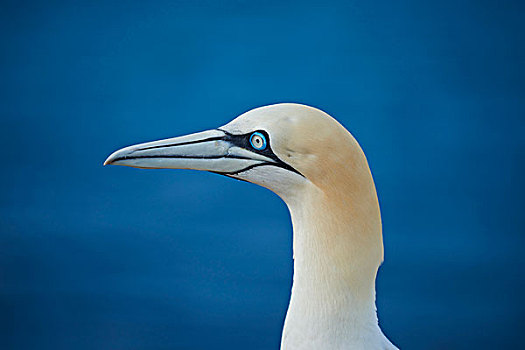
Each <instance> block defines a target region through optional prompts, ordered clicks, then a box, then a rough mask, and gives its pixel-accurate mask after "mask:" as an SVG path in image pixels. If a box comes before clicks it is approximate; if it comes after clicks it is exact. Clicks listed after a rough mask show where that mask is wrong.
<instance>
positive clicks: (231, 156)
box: [104, 103, 368, 201]
mask: <svg viewBox="0 0 525 350" xmlns="http://www.w3.org/2000/svg"><path fill="white" fill-rule="evenodd" d="M364 159H365V158H364V155H363V153H362V151H361V149H360V147H359V146H358V144H357V142H356V141H355V139H354V138H353V137H352V136H351V134H350V133H349V132H348V131H347V130H346V129H345V128H343V127H342V126H341V125H340V124H339V123H338V122H337V121H336V120H335V119H333V118H332V117H330V116H329V115H328V114H326V113H324V112H322V111H320V110H319V109H316V108H313V107H309V106H305V105H300V104H292V103H282V104H276V105H270V106H265V107H260V108H255V109H253V110H250V111H248V112H246V113H244V114H242V115H240V116H239V117H237V118H236V119H234V120H232V121H231V122H229V123H228V124H226V125H224V126H222V127H219V128H217V129H212V130H208V131H203V132H199V133H195V134H191V135H186V136H180V137H174V138H169V139H164V140H159V141H153V142H147V143H141V144H137V145H133V146H129V147H126V148H123V149H120V150H118V151H116V152H114V153H113V154H111V155H110V156H109V157H108V158H107V160H106V161H105V163H104V165H106V164H113V165H124V166H130V167H136V168H150V169H156V168H157V169H159V168H170V169H195V170H205V171H210V172H214V173H218V174H221V175H226V176H229V177H233V178H237V179H240V180H245V181H248V182H252V183H255V184H258V185H261V186H263V187H266V188H268V189H270V190H272V191H273V192H275V193H277V194H278V195H279V196H280V197H282V198H283V199H285V201H286V200H287V199H288V198H291V197H293V196H294V195H295V194H296V193H299V192H300V191H297V188H298V187H304V186H312V185H314V186H316V187H319V188H321V189H323V190H330V184H331V183H333V182H334V177H341V176H343V177H342V178H341V179H338V180H339V182H340V181H343V182H344V181H346V177H347V176H346V175H345V174H348V173H349V172H352V171H353V170H354V171H355V170H356V169H360V168H363V160H364ZM364 166H365V167H364V168H365V169H366V171H368V166H367V164H366V161H365V162H364ZM335 180H337V179H335ZM334 190H335V188H334ZM339 190H340V188H339Z"/></svg>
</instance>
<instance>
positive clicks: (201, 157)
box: [111, 154, 271, 164]
mask: <svg viewBox="0 0 525 350" xmlns="http://www.w3.org/2000/svg"><path fill="white" fill-rule="evenodd" d="M148 158H166V159H177V158H179V159H221V158H232V159H244V160H254V161H257V159H253V158H250V157H243V156H236V155H231V154H225V155H223V156H185V155H169V154H166V155H160V154H159V155H157V154H153V155H149V156H147V155H143V156H123V157H118V158H115V160H113V161H111V163H115V162H118V161H120V160H130V159H148ZM268 164H271V163H268Z"/></svg>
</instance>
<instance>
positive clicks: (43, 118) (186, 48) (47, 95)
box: [0, 0, 525, 349]
mask: <svg viewBox="0 0 525 350" xmlns="http://www.w3.org/2000/svg"><path fill="white" fill-rule="evenodd" d="M394 3H395V4H394ZM524 17H525V7H524V5H523V2H521V4H520V2H512V1H433V2H421V1H416V0H414V1H401V2H390V1H384V2H376V1H371V2H363V3H361V2H354V1H350V2H347V1H341V2H321V1H319V2H305V1H301V2H282V1H266V2H261V3H256V2H252V1H241V0H239V1H228V2H223V1H182V2H175V1H165V2H150V3H147V2H139V1H136V2H125V1H123V2H110V1H104V2H102V1H101V2H88V1H85V2H83V1H71V2H57V1H42V2H28V1H7V2H6V1H3V2H2V4H1V5H0V30H1V35H0V44H1V45H0V49H1V51H0V77H1V78H0V82H1V83H0V146H1V157H0V163H1V165H0V166H1V171H0V321H1V322H0V323H1V329H0V348H2V349H37V348H38V349H278V345H279V341H280V332H281V327H282V323H283V318H284V315H285V311H286V307H287V304H288V298H289V291H290V286H291V278H292V258H291V225H290V223H289V217H288V213H287V210H286V208H285V205H284V204H283V203H282V202H281V201H280V199H279V198H278V197H277V196H275V195H273V194H272V193H271V192H269V191H267V190H265V189H263V188H259V187H257V186H255V185H252V184H248V183H243V182H239V181H232V180H231V179H228V178H225V177H220V176H217V175H213V174H209V173H200V172H195V171H168V170H157V171H152V170H150V171H143V170H137V169H130V168H124V167H106V168H103V167H102V162H103V161H104V159H105V158H106V156H107V155H108V154H109V153H111V152H112V151H114V150H116V149H118V148H120V147H123V146H126V145H129V144H133V143H138V142H143V141H149V140H154V139H160V138H165V137H171V136H177V135H182V134H185V133H189V132H194V131H200V130H204V129H208V128H214V127H217V126H220V125H223V124H225V123H226V122H228V121H229V120H231V119H233V118H234V117H235V116H236V115H238V114H240V113H242V112H244V111H246V110H249V109H251V108H253V107H257V106H261V105H265V104H271V103H276V102H301V103H305V104H310V105H313V106H316V107H319V108H321V109H323V110H325V111H327V112H328V113H330V114H331V115H333V116H334V117H336V118H337V119H338V120H340V121H341V122H342V123H343V124H344V125H345V126H346V127H347V128H348V129H349V130H350V131H351V132H352V133H353V134H354V135H355V136H356V138H357V139H358V140H359V141H360V143H361V145H362V146H363V148H364V150H365V152H366V154H367V156H368V159H369V162H370V165H371V168H372V172H373V174H374V177H375V180H376V184H377V188H378V192H379V197H380V202H381V207H382V213H383V221H384V242H385V258H386V260H385V263H384V265H383V267H382V268H381V269H380V273H379V277H378V281H377V289H378V296H377V303H378V309H379V318H380V324H381V326H382V328H383V329H384V331H385V333H386V334H387V335H388V336H389V337H390V338H391V339H392V341H393V342H394V343H396V344H397V345H399V346H400V347H402V348H403V349H460V348H467V347H468V348H472V349H495V348H500V349H501V348H517V347H519V344H521V345H522V344H523V343H525V333H524V332H523V326H524V314H525V306H524V301H523V295H524V293H525V279H524V274H523V270H522V269H523V265H524V263H525V261H524V260H525V259H524V257H523V253H522V250H523V246H524V243H525V239H524V238H523V235H524V227H525V225H524V224H525V222H524V221H525V220H524V214H523V209H524V205H523V202H524V199H523V198H524V195H525V193H524V192H525V191H524V181H523V173H524V171H523V170H524V160H525V159H524V158H525V157H524V149H525V136H524V135H525V134H524V131H525V130H524V118H525V84H524V82H525V45H524V42H525V28H524V27H525V25H524V24H523V18H524ZM254 198H257V201H258V203H260V204H258V205H257V208H255V209H256V210H254V208H253V207H252V206H251V203H252V202H253V199H254Z"/></svg>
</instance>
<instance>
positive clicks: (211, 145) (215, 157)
mask: <svg viewBox="0 0 525 350" xmlns="http://www.w3.org/2000/svg"><path fill="white" fill-rule="evenodd" d="M106 164H114V165H125V166H130V167H136V168H152V169H156V168H171V169H196V170H205V171H210V172H213V173H218V174H221V175H226V176H229V177H232V178H236V179H240V180H245V181H249V182H253V183H255V184H258V185H261V186H263V187H266V188H268V189H270V190H271V191H273V192H275V193H276V194H277V195H278V196H280V197H281V198H282V199H283V200H284V202H285V203H286V205H287V206H288V209H289V211H290V215H291V219H292V224H293V257H294V276H293V286H292V292H291V298H290V305H289V307H288V311H287V314H286V318H285V322H284V328H283V333H282V338H281V350H343V349H344V350H347V349H397V348H396V347H395V346H394V345H393V344H392V343H391V342H390V341H389V340H388V339H387V338H386V337H385V335H384V334H383V332H382V331H381V329H380V328H379V325H378V319H377V312H376V305H375V279H376V274H377V270H378V268H379V265H380V264H381V263H382V261H383V239H382V232H381V231H382V230H381V216H380V211H379V203H378V199H377V194H376V189H375V185H374V181H373V179H372V174H371V172H370V168H369V166H368V163H367V160H366V157H365V155H364V153H363V151H362V150H361V148H360V146H359V144H358V143H357V141H356V140H355V139H354V137H353V136H352V135H351V134H350V133H349V132H348V131H347V130H346V129H345V128H344V127H343V126H342V125H341V124H339V123H338V122H337V121H336V120H335V119H334V118H332V117H331V116H329V115H328V114H326V113H324V112H323V111H321V110H319V109H316V108H313V107H309V106H305V105H300V104H293V103H281V104H275V105H270V106H265V107H260V108H256V109H253V110H250V111H248V112H246V113H244V114H242V115H241V116H239V117H237V118H236V119H234V120H232V121H231V122H230V123H228V124H226V125H224V126H222V127H220V128H218V129H213V130H208V131H203V132H199V133H195V134H191V135H186V136H180V137H175V138H170V139H165V140H160V141H153V142H148V143H141V144H138V145H134V146H130V147H126V148H123V149H120V150H118V151H116V152H114V153H113V154H111V155H110V156H109V157H108V158H107V160H106V161H105V163H104V165H106Z"/></svg>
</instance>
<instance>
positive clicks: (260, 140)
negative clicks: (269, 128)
mask: <svg viewBox="0 0 525 350" xmlns="http://www.w3.org/2000/svg"><path fill="white" fill-rule="evenodd" d="M250 144H251V145H252V147H253V148H255V149H256V150H258V151H262V150H263V149H265V148H266V138H265V137H264V135H263V134H261V133H260V132H254V133H253V134H252V136H250Z"/></svg>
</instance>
